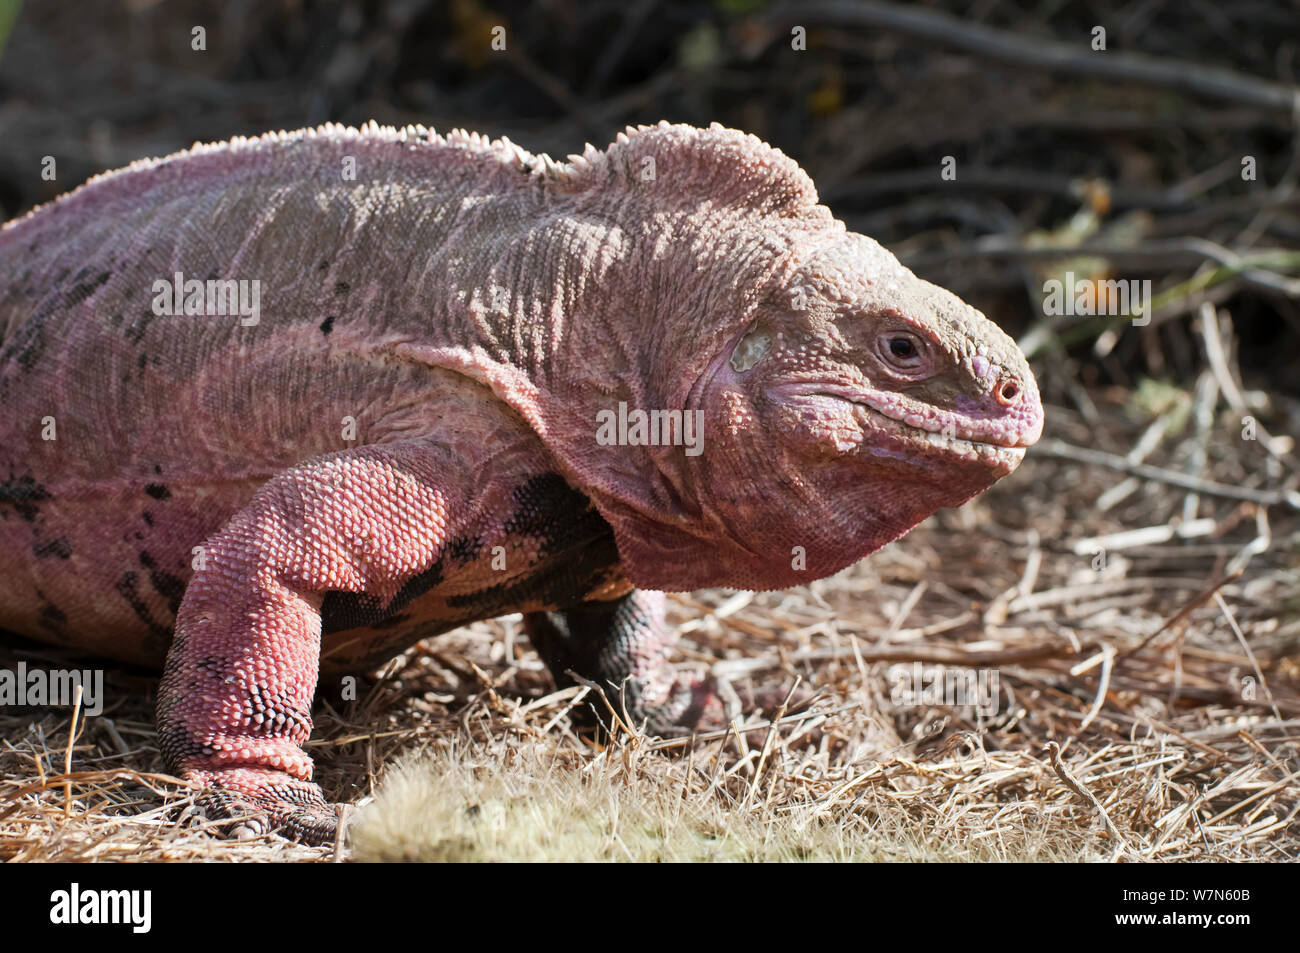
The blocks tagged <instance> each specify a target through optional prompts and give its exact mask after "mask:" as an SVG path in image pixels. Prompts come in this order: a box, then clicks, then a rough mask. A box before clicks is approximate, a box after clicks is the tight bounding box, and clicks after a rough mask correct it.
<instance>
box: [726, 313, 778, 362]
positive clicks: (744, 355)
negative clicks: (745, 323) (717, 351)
mask: <svg viewBox="0 0 1300 953" xmlns="http://www.w3.org/2000/svg"><path fill="white" fill-rule="evenodd" d="M771 346H772V334H771V332H769V331H768V330H767V328H765V327H763V326H762V325H761V324H755V325H754V326H753V327H751V328H750V329H749V330H748V331H746V332H745V336H744V337H743V338H741V339H740V343H739V344H737V345H736V349H735V350H734V351H732V352H731V369H732V370H734V371H747V370H749V369H750V368H751V367H753V366H754V365H755V364H757V363H758V362H759V361H760V360H762V359H763V355H764V354H766V353H767V349H768V348H769V347H771Z"/></svg>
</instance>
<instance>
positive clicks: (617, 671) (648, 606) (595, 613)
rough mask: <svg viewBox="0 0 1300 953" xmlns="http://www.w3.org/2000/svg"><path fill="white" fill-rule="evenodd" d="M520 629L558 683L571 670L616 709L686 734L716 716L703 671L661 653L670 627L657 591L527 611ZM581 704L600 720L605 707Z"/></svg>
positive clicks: (671, 638)
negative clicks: (679, 665)
mask: <svg viewBox="0 0 1300 953" xmlns="http://www.w3.org/2000/svg"><path fill="white" fill-rule="evenodd" d="M524 630H525V632H527V634H528V637H529V639H530V640H531V641H532V643H533V647H534V648H536V649H537V652H538V654H539V655H541V657H542V660H543V661H544V662H545V663H546V666H547V667H548V668H549V669H550V670H551V674H552V675H554V676H555V681H556V683H557V684H558V685H560V686H561V687H563V686H566V685H572V684H574V679H573V677H572V676H570V675H569V674H568V672H569V671H573V672H575V673H576V674H578V675H581V676H582V677H583V678H586V679H588V680H590V681H593V682H595V683H596V684H597V685H599V686H600V687H601V688H603V689H604V690H605V694H606V696H607V697H608V698H609V700H610V702H611V703H612V704H613V705H614V708H615V710H616V711H619V712H620V713H622V712H623V711H624V710H626V712H627V715H628V716H629V717H630V718H631V719H632V721H633V722H634V723H635V724H636V726H637V727H641V726H642V725H644V726H645V730H646V731H647V732H649V733H650V734H654V735H662V736H665V737H672V736H680V735H688V734H690V733H691V732H692V731H694V730H696V729H697V728H700V727H702V726H705V725H708V726H713V725H720V724H722V723H723V721H724V711H723V706H722V703H721V701H720V700H719V699H718V697H717V695H716V693H715V692H714V681H713V679H712V678H711V677H708V676H698V675H691V674H688V673H685V672H679V671H677V670H676V669H675V668H674V667H673V666H672V665H671V664H670V663H669V661H668V655H669V650H670V649H671V648H672V645H673V643H674V642H675V641H677V633H676V631H675V630H673V629H671V628H670V627H669V626H668V625H667V624H666V623H665V622H664V594H663V593H662V592H652V591H649V590H637V589H634V590H633V591H632V592H630V593H628V594H627V595H625V596H623V597H622V598H620V599H614V600H611V601H609V602H587V603H583V604H582V605H580V606H576V607H574V608H570V609H564V610H562V611H558V612H530V613H527V614H525V616H524ZM588 711H590V712H592V713H593V714H594V716H595V717H596V718H597V719H598V720H599V721H600V722H601V724H602V726H603V727H606V728H607V727H608V724H607V722H608V720H609V718H608V711H606V710H605V709H604V707H603V706H602V705H601V704H600V703H599V702H595V703H594V704H593V705H592V707H591V708H589V709H588Z"/></svg>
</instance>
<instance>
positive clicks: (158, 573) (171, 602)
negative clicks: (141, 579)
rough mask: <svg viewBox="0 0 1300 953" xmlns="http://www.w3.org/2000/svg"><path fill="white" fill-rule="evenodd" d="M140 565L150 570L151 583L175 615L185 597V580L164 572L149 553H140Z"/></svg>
mask: <svg viewBox="0 0 1300 953" xmlns="http://www.w3.org/2000/svg"><path fill="white" fill-rule="evenodd" d="M140 565H141V566H143V567H144V568H145V569H148V570H149V582H150V583H152V584H153V587H154V589H155V590H157V592H158V595H160V596H162V597H163V598H164V599H166V600H167V607H168V608H169V609H171V611H172V615H175V614H176V613H177V612H178V611H179V610H180V607H181V597H182V596H184V595H185V580H183V579H181V578H180V577H179V576H173V575H172V574H171V573H169V572H163V571H162V570H161V569H159V568H158V562H157V560H155V559H154V558H153V557H152V556H150V555H149V554H148V553H147V552H141V553H140Z"/></svg>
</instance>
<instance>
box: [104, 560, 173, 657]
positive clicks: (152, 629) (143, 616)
mask: <svg viewBox="0 0 1300 953" xmlns="http://www.w3.org/2000/svg"><path fill="white" fill-rule="evenodd" d="M139 579H140V577H139V574H138V573H136V572H134V571H130V572H124V573H122V575H121V577H120V578H119V579H118V580H117V582H116V583H114V584H113V588H114V589H115V590H116V591H117V594H118V595H120V596H121V597H122V598H123V599H125V600H126V603H127V605H129V606H130V607H131V611H132V612H134V613H135V617H136V618H137V619H139V620H140V621H141V622H142V623H144V626H145V628H146V629H148V630H149V634H148V636H146V641H148V643H149V647H150V648H151V649H153V650H154V651H155V652H157V653H158V654H162V653H163V652H165V651H166V649H167V646H168V644H169V643H170V642H171V630H170V629H169V628H168V627H167V626H165V625H162V624H161V623H159V622H158V621H157V620H156V619H154V617H153V613H152V612H150V611H149V607H148V606H147V605H146V604H145V601H144V599H142V598H141V597H140V593H139V592H138V587H139Z"/></svg>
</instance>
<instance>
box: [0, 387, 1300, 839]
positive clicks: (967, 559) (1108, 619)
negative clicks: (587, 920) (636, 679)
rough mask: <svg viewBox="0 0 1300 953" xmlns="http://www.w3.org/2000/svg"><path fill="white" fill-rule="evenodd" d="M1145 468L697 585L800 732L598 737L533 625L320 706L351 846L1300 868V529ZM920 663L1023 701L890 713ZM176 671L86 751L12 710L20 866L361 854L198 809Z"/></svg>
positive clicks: (4, 730)
mask: <svg viewBox="0 0 1300 953" xmlns="http://www.w3.org/2000/svg"><path fill="white" fill-rule="evenodd" d="M1114 399H1115V401H1116V403H1115V404H1114V405H1111V404H1108V403H1106V397H1105V396H1104V395H1103V397H1102V403H1101V404H1100V406H1099V407H1098V409H1097V411H1096V412H1097V413H1098V414H1100V419H1102V420H1104V421H1105V427H1104V428H1099V426H1098V424H1097V423H1096V422H1088V421H1086V420H1085V419H1084V418H1083V417H1081V416H1076V415H1075V414H1073V413H1071V412H1070V411H1067V410H1063V409H1060V408H1056V409H1053V410H1052V411H1050V412H1049V418H1050V419H1051V421H1052V425H1053V430H1054V433H1053V436H1054V437H1056V438H1059V439H1065V440H1069V441H1072V442H1074V443H1079V444H1088V445H1091V446H1098V445H1100V446H1102V447H1107V446H1109V447H1114V448H1117V449H1123V448H1126V447H1129V446H1132V445H1133V444H1134V443H1136V442H1137V439H1138V436H1139V435H1140V433H1141V432H1142V430H1143V428H1148V427H1149V426H1150V425H1151V423H1152V421H1153V420H1159V419H1161V415H1165V414H1169V413H1172V411H1170V409H1169V405H1161V406H1160V407H1156V408H1155V409H1147V410H1146V411H1141V410H1140V408H1137V405H1135V404H1134V402H1133V401H1132V400H1131V399H1130V398H1129V397H1128V396H1126V395H1122V394H1118V393H1117V394H1115V395H1114ZM1121 400H1122V401H1124V402H1125V403H1123V404H1121V403H1120V401H1121ZM1177 403H1178V401H1177V400H1175V401H1174V405H1177ZM1135 408H1137V409H1135ZM1122 410H1127V411H1129V412H1131V413H1133V414H1135V416H1132V417H1129V416H1125V414H1123V413H1121V411H1122ZM1183 420H1184V425H1183V426H1185V428H1186V429H1185V430H1180V429H1179V428H1178V427H1177V426H1170V427H1169V428H1168V436H1167V439H1166V440H1165V441H1163V442H1162V444H1161V445H1160V446H1158V447H1157V448H1156V449H1155V450H1154V451H1153V452H1152V453H1151V456H1150V458H1149V461H1148V462H1152V463H1158V464H1160V465H1163V466H1169V467H1178V468H1182V467H1183V465H1184V463H1185V462H1186V459H1187V457H1186V452H1187V451H1186V446H1187V444H1188V442H1191V441H1195V442H1196V443H1197V444H1198V445H1200V446H1203V447H1205V448H1207V452H1206V453H1205V454H1204V455H1203V457H1202V458H1201V469H1200V471H1199V472H1201V473H1202V475H1204V476H1205V477H1206V478H1210V477H1213V478H1215V479H1217V480H1220V481H1223V482H1225V483H1230V484H1234V485H1237V486H1243V485H1252V484H1253V483H1254V482H1258V481H1259V477H1258V476H1257V475H1258V474H1263V473H1266V472H1267V471H1268V467H1269V464H1268V461H1267V460H1266V459H1263V457H1265V456H1266V455H1267V450H1266V448H1264V447H1262V446H1260V445H1259V444H1258V443H1249V442H1243V441H1241V440H1240V439H1239V438H1238V437H1237V431H1238V429H1239V424H1238V423H1237V422H1235V421H1234V420H1232V419H1231V418H1230V417H1225V418H1222V419H1219V420H1215V419H1214V418H1213V417H1211V418H1210V419H1209V421H1208V423H1204V424H1203V426H1204V427H1208V429H1207V430H1205V431H1204V432H1202V433H1199V434H1198V433H1197V432H1196V431H1195V429H1194V427H1193V424H1191V423H1186V420H1187V415H1186V414H1184V415H1183ZM1283 429H1284V430H1285V429H1286V428H1285V427H1284V428H1283ZM1179 435H1181V436H1179ZM1179 440H1182V441H1183V442H1181V443H1180V442H1179ZM1252 455H1255V456H1252ZM1127 479H1129V478H1127V477H1124V476H1122V475H1120V474H1116V473H1112V472H1110V471H1108V470H1104V469H1097V468H1091V467H1086V466H1081V465H1080V464H1078V463H1073V462H1070V461H1062V460H1057V459H1052V458H1049V457H1044V456H1037V457H1035V456H1034V455H1033V454H1031V456H1030V459H1029V461H1027V463H1026V464H1025V466H1024V467H1022V469H1021V470H1020V471H1019V472H1018V473H1017V474H1015V475H1014V476H1013V477H1011V478H1009V479H1008V480H1005V481H1003V483H1002V484H1000V485H999V486H997V487H995V488H994V489H993V490H992V491H991V492H990V493H989V494H986V495H985V496H984V497H982V498H980V499H979V500H977V501H975V502H974V503H972V504H970V505H968V506H967V507H965V508H963V509H962V510H960V511H950V512H945V513H943V514H940V515H939V516H937V517H936V518H934V519H932V520H930V521H929V522H927V523H926V524H925V525H924V526H922V527H920V528H919V529H918V530H917V531H916V532H914V533H913V534H911V535H910V536H909V537H907V538H906V539H905V540H903V541H902V542H900V543H898V544H895V545H893V546H891V547H889V548H887V549H886V550H884V551H882V552H881V553H879V554H877V555H876V556H874V557H872V558H871V559H870V560H867V561H866V562H864V563H861V564H859V565H858V566H855V567H853V568H852V569H850V570H848V571H846V572H844V573H842V574H840V575H838V576H836V577H834V578H832V579H828V580H823V581H820V582H817V583H813V584H811V585H809V586H805V587H802V588H800V589H796V590H791V591H787V592H777V593H765V594H749V593H741V594H735V593H725V592H712V591H710V592H700V593H694V594H692V595H689V596H677V597H674V598H673V602H672V610H671V611H672V616H673V619H672V621H674V622H676V623H677V624H679V625H680V626H681V627H682V628H683V630H684V638H683V641H682V653H683V655H684V657H685V658H684V664H695V665H711V666H713V667H714V668H715V670H716V671H719V672H721V673H723V674H724V675H727V676H728V677H730V678H731V679H732V680H733V681H734V683H735V684H736V685H737V686H738V687H739V688H740V689H741V690H742V693H743V690H744V689H746V688H747V687H750V686H751V685H752V684H753V683H754V682H755V681H758V682H768V683H772V684H775V685H779V686H784V687H789V686H790V685H791V684H793V682H794V681H795V679H796V677H797V678H798V679H799V680H800V682H801V685H802V686H803V687H809V686H811V687H812V688H814V689H815V690H816V691H817V692H818V693H820V697H819V698H818V700H817V701H816V702H815V704H813V706H812V708H811V709H810V710H805V711H800V712H795V713H793V714H790V715H787V716H786V717H785V718H784V719H783V720H782V721H781V722H780V723H779V724H777V725H776V726H775V727H771V728H769V727H765V726H763V725H761V724H760V726H759V727H757V728H752V729H751V730H747V731H743V732H741V733H739V734H737V733H735V732H731V733H729V734H728V735H727V736H726V737H720V738H719V737H715V738H702V739H697V741H696V743H695V744H694V745H693V746H689V745H676V746H674V745H665V744H664V743H662V742H656V741H654V740H653V739H647V738H643V737H640V736H638V735H636V734H635V733H632V734H627V733H624V734H621V735H619V736H618V737H616V738H615V739H614V740H613V742H612V743H611V744H610V745H608V746H607V747H605V748H597V747H595V746H593V745H592V744H591V743H590V742H589V741H586V740H584V739H581V738H579V737H578V736H576V735H575V734H574V733H573V731H572V728H571V726H570V723H569V717H568V715H569V712H570V710H571V707H572V705H573V703H574V702H575V698H574V694H575V693H574V691H572V690H571V691H566V692H559V693H556V692H554V691H553V690H552V685H551V682H550V679H549V677H548V676H547V675H546V674H545V672H544V670H543V669H542V666H541V664H540V662H539V661H538V659H537V657H536V655H535V654H534V653H533V652H532V650H531V648H530V647H529V646H528V644H527V643H526V642H525V641H524V640H523V639H522V638H519V637H518V636H517V630H518V626H517V624H516V623H514V622H512V620H509V619H506V620H498V621H495V622H492V623H484V624H479V625H475V626H472V627H469V628H467V629H463V630H459V631H458V632H455V633H451V634H449V635H447V636H444V637H442V638H441V639H438V640H434V641H432V642H431V643H428V644H426V645H424V646H422V647H421V651H418V652H417V651H412V652H408V653H407V654H406V655H404V656H402V657H401V658H400V659H398V660H396V661H395V662H394V663H392V664H391V665H390V666H389V668H388V670H387V671H386V672H385V677H383V678H376V679H372V680H370V681H368V682H366V683H363V684H364V686H365V691H364V692H363V697H362V698H361V699H360V700H359V701H358V702H355V703H350V704H348V705H347V706H345V707H344V708H342V709H335V708H332V707H330V706H329V705H328V704H323V705H322V706H321V707H320V710H318V712H317V731H316V733H315V735H314V736H313V740H312V742H311V750H312V754H313V755H314V757H315V758H316V759H317V764H318V777H319V779H320V780H321V782H322V784H323V785H324V787H325V789H326V793H327V794H328V795H330V796H331V797H333V798H336V799H339V800H345V801H350V802H354V803H356V802H360V803H361V806H360V807H359V808H357V809H355V810H354V813H353V818H354V821H353V824H352V827H351V840H350V845H349V852H350V853H351V855H352V856H354V857H357V858H367V859H379V858H406V857H410V858H419V859H457V860H479V859H482V860H488V859H518V860H542V859H602V860H619V859H628V858H633V859H638V860H706V859H709V860H711V859H728V860H753V859H765V860H784V859H817V860H882V859H909V860H910V859H934V860H1022V859H1039V860H1042V859H1081V860H1092V859H1100V860H1111V859H1145V860H1156V861H1172V860H1286V859H1294V858H1295V857H1296V856H1297V853H1300V825H1297V823H1296V812H1297V810H1298V809H1300V772H1298V771H1297V768H1298V767H1300V759H1298V758H1297V754H1298V745H1297V739H1298V738H1300V691H1298V689H1300V662H1298V661H1297V651H1296V646H1297V642H1300V573H1298V572H1297V564H1298V563H1300V559H1298V558H1297V541H1298V540H1300V520H1297V516H1296V513H1295V512H1294V511H1293V510H1290V509H1288V508H1287V507H1285V506H1275V507H1271V508H1269V509H1268V510H1264V509H1262V508H1258V507H1256V506H1255V505H1254V504H1250V503H1241V502H1237V501H1231V500H1223V499H1219V498H1216V497H1214V496H1209V495H1203V496H1201V497H1200V498H1199V500H1197V501H1196V502H1195V505H1194V507H1192V508H1191V509H1190V510H1188V509H1187V507H1188V506H1189V504H1188V503H1187V499H1188V494H1187V492H1186V491H1185V490H1182V489H1176V488H1173V487H1170V486H1167V485H1163V484H1162V483H1160V482H1159V481H1152V480H1133V481H1132V483H1131V484H1130V485H1128V486H1127V490H1128V492H1127V493H1126V494H1123V495H1122V494H1121V493H1120V492H1119V491H1116V490H1115V489H1114V488H1116V487H1119V486H1121V485H1123V484H1124V483H1125V481H1126V480H1127ZM1107 491H1110V492H1109V494H1108V495H1105V496H1103V494H1107ZM1099 497H1102V501H1101V503H1100V504H1099V503H1098V498H1099ZM1188 512H1190V513H1192V514H1193V515H1195V516H1196V517H1197V518H1199V519H1209V520H1212V521H1213V522H1212V523H1211V524H1209V526H1208V529H1209V531H1207V532H1205V533H1204V534H1203V535H1200V536H1179V535H1177V534H1174V535H1173V536H1171V538H1169V539H1166V540H1163V541H1161V540H1159V539H1154V540H1152V539H1148V538H1146V537H1145V536H1143V535H1138V536H1136V537H1134V536H1129V537H1122V536H1121V537H1115V536H1113V535H1111V536H1110V538H1109V539H1108V540H1103V541H1102V542H1101V546H1102V547H1103V548H1104V549H1105V550H1106V554H1105V560H1104V564H1103V562H1102V561H1100V560H1098V559H1097V558H1096V557H1095V556H1094V555H1093V550H1094V549H1096V548H1097V547H1096V546H1094V544H1093V543H1090V542H1089V540H1090V539H1093V538H1096V537H1100V536H1106V535H1108V534H1114V533H1117V532H1120V531H1131V530H1134V529H1137V528H1151V527H1156V528H1159V527H1169V526H1176V525H1186V519H1185V517H1186V515H1187V513H1188ZM1180 521H1181V522H1180ZM1202 528H1203V529H1205V528H1206V527H1205V526H1204V525H1203V527H1202ZM1151 535H1152V534H1151V533H1147V534H1146V536H1151ZM1154 535H1155V536H1157V537H1158V535H1159V534H1158V533H1156V534H1154ZM1243 553H1245V554H1246V555H1245V556H1243V555H1242V554H1243ZM1243 563H1244V566H1243ZM1237 569H1241V570H1242V571H1241V573H1240V575H1234V573H1235V572H1236V571H1237ZM1225 578H1226V581H1225ZM1246 646H1249V654H1248V653H1247V651H1246V648H1245V647H1246ZM25 657H26V658H27V659H28V660H29V662H31V661H32V656H31V654H30V653H29V654H27V655H26V656H25ZM41 657H42V658H45V659H46V660H47V661H48V662H49V664H60V663H62V664H64V665H66V664H69V663H68V660H66V659H64V658H62V657H60V656H58V655H56V654H55V653H53V652H49V653H46V652H45V651H44V650H41ZM912 658H923V659H927V660H929V661H932V662H943V663H947V664H949V665H955V664H957V663H960V662H962V661H965V662H967V663H969V664H971V665H974V666H975V667H977V668H984V669H986V670H990V671H992V670H996V671H997V673H998V675H999V678H1000V685H999V688H1000V691H999V698H998V705H997V710H996V712H993V713H985V714H981V713H980V712H979V711H977V710H975V709H974V708H973V707H969V706H967V707H959V706H944V705H933V706H929V705H927V706H915V705H909V704H906V703H904V700H902V699H900V698H891V697H890V688H891V685H892V684H893V683H892V682H891V681H890V679H889V678H888V674H887V673H888V666H889V664H891V662H896V661H904V660H908V659H912ZM11 661H12V659H5V658H3V657H0V664H10V663H11ZM1247 679H1253V680H1254V696H1253V698H1252V697H1243V689H1244V688H1247V687H1248V686H1249V685H1250V684H1251V683H1250V682H1248V681H1246V680H1247ZM153 687H154V682H153V680H152V679H151V678H149V677H147V676H144V675H141V674H138V673H131V672H127V671H124V670H110V671H109V672H108V689H109V690H108V692H107V695H108V697H109V699H111V700H112V701H111V703H110V704H109V706H108V707H107V708H106V710H105V711H104V713H103V714H102V715H101V716H99V717H95V718H90V719H89V720H88V721H87V723H86V724H85V725H84V727H82V728H80V729H79V730H78V735H77V738H76V741H75V744H73V745H72V747H71V749H69V743H68V728H69V719H68V717H67V712H66V710H64V711H56V710H35V711H34V712H24V711H21V710H19V711H15V710H13V709H9V710H5V711H3V712H0V739H3V740H0V777H2V778H3V780H0V859H5V860H328V859H330V858H331V857H332V855H333V852H332V851H331V850H329V849H315V850H312V849H306V848H300V847H296V846H293V845H289V844H287V843H286V842H284V841H281V840H279V839H277V838H274V837H267V838H262V839H260V840H253V841H247V842H240V843H235V842H228V841H222V840H219V839H216V838H213V837H210V836H207V835H206V834H205V833H204V832H203V831H201V830H191V829H186V828H184V827H182V826H180V825H178V824H176V823H175V817H176V815H177V813H178V812H179V811H180V809H182V808H183V807H184V804H185V803H186V799H187V797H188V796H189V794H190V793H191V792H189V791H187V790H186V789H185V788H184V787H183V786H181V785H179V784H177V783H176V782H175V781H174V780H168V779H166V778H165V777H163V776H160V775H159V774H158V772H160V771H161V770H162V769H161V763H160V760H159V758H158V754H157V750H156V748H155V738H154V732H153V726H152V713H151V707H152V697H151V694H150V693H151V692H152V690H153ZM1245 694H1246V695H1247V696H1249V695H1250V692H1249V690H1246V692H1245ZM591 701H592V697H591V696H590V695H588V696H586V697H584V698H583V699H582V700H581V703H584V704H585V703H589V702H591ZM1057 749H1059V760H1056V761H1055V762H1054V759H1055V758H1056V754H1055V752H1056V751H1057ZM65 765H67V766H68V768H70V770H67V769H65ZM376 787H377V788H378V794H377V795H376ZM372 795H375V796H374V798H373V800H369V799H370V798H371V796H372Z"/></svg>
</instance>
